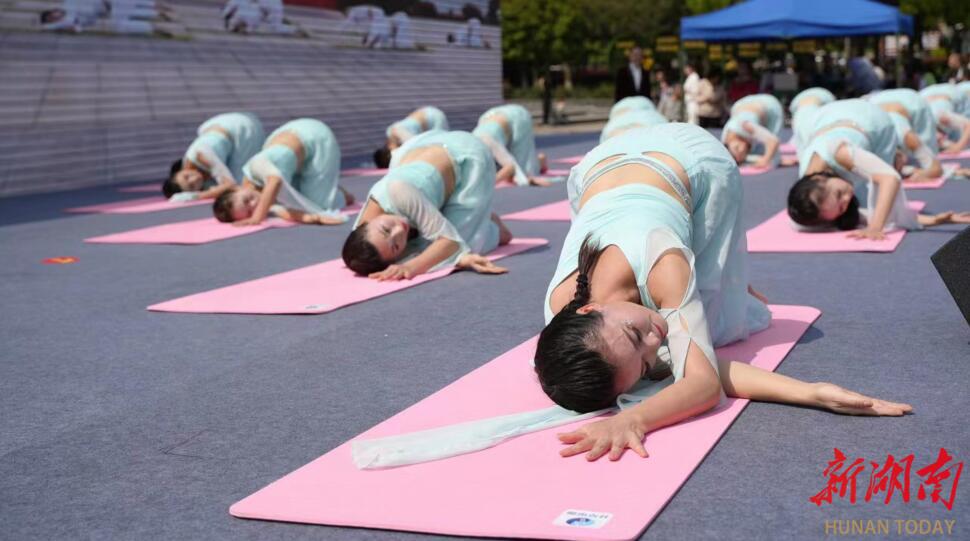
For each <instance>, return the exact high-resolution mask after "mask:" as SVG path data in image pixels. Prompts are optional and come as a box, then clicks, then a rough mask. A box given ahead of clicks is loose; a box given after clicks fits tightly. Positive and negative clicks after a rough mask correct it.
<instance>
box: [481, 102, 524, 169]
mask: <svg viewBox="0 0 970 541" xmlns="http://www.w3.org/2000/svg"><path fill="white" fill-rule="evenodd" d="M499 115H500V116H503V117H505V120H506V122H508V126H509V130H510V131H511V132H512V140H511V141H509V140H508V138H507V137H506V135H507V134H506V132H505V130H504V129H503V128H502V125H501V124H500V123H498V122H496V121H495V120H494V117H495V116H499ZM472 133H473V134H475V135H478V136H481V135H484V136H487V137H489V138H491V139H492V140H493V141H495V142H497V143H499V144H500V145H502V146H503V147H505V148H506V149H507V150H508V151H509V153H510V154H512V157H513V158H515V162H516V163H517V164H519V167H521V168H522V170H523V171H524V172H525V174H526V175H528V176H535V175H538V174H539V157H538V154H537V153H536V139H535V136H534V135H533V133H532V115H531V114H530V113H529V111H528V109H526V108H525V107H522V106H521V105H515V104H508V105H500V106H498V107H492V108H491V109H489V110H488V111H485V113H484V114H482V116H480V117H479V118H478V125H477V126H476V127H475V130H474V131H473V132H472Z"/></svg>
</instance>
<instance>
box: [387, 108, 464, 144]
mask: <svg viewBox="0 0 970 541" xmlns="http://www.w3.org/2000/svg"><path fill="white" fill-rule="evenodd" d="M418 111H420V112H421V113H422V114H423V115H424V125H422V124H421V122H420V121H418V119H416V118H414V117H413V116H411V115H408V116H407V117H405V118H403V119H401V120H398V121H397V122H395V123H393V124H391V125H390V126H388V127H387V130H385V133H386V134H387V136H388V137H391V136H392V135H393V134H395V133H398V134H403V135H404V137H403V138H402V139H403V140H402V141H401V142H402V143H403V142H405V141H407V140H408V139H410V138H411V137H414V136H415V135H418V134H420V133H424V132H426V131H431V130H445V131H447V130H448V129H449V128H448V117H446V116H445V113H444V111H442V110H441V109H438V108H437V107H432V106H430V105H429V106H426V107H421V108H420V109H418Z"/></svg>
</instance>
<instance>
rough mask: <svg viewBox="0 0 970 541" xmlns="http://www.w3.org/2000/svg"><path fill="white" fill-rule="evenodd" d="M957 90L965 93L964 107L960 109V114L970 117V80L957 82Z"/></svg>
mask: <svg viewBox="0 0 970 541" xmlns="http://www.w3.org/2000/svg"><path fill="white" fill-rule="evenodd" d="M957 90H959V91H960V93H961V94H962V95H963V108H962V109H961V110H960V114H962V115H963V116H965V117H970V81H963V82H962V83H957Z"/></svg>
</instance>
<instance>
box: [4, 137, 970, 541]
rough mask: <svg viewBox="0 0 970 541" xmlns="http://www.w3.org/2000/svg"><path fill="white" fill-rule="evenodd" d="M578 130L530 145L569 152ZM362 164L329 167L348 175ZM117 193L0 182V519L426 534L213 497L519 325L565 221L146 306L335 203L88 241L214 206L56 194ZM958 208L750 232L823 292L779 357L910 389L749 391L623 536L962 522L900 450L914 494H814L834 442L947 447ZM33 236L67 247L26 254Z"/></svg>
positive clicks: (74, 525) (223, 280) (530, 202)
mask: <svg viewBox="0 0 970 541" xmlns="http://www.w3.org/2000/svg"><path fill="white" fill-rule="evenodd" d="M594 139H595V137H594V136H592V135H582V136H578V135H563V136H549V137H544V138H541V139H540V141H539V144H540V146H541V147H542V148H544V149H546V150H547V151H548V152H550V153H551V154H552V155H553V156H554V157H563V156H570V155H575V154H579V153H581V152H583V151H586V150H588V149H589V148H591V147H592V146H593V141H594ZM793 174H794V173H793V171H792V170H791V169H783V170H780V171H776V172H773V173H771V174H768V175H764V176H762V177H755V178H748V179H745V181H744V182H745V188H746V202H745V214H746V218H745V225H746V226H747V227H751V226H753V225H755V224H757V223H759V222H761V221H762V220H764V219H766V218H767V217H769V216H770V215H771V214H773V213H774V212H776V211H777V210H778V209H779V208H781V206H782V205H781V203H782V201H783V197H784V193H785V192H786V190H787V187H788V185H789V184H790V182H791V181H792V180H793V178H792V177H793ZM370 180H373V179H369V180H357V181H353V182H351V183H350V184H349V187H350V189H351V190H352V191H353V192H354V193H355V194H357V195H358V196H363V195H364V194H365V193H366V190H367V188H368V186H369V184H370ZM137 196H138V195H137V194H130V195H124V194H118V193H116V192H114V191H113V190H112V189H110V188H108V187H100V188H97V189H88V190H80V191H73V192H62V193H55V194H47V195H40V196H30V197H19V198H9V199H0V261H2V262H3V267H2V270H0V278H2V279H0V298H2V299H3V304H2V307H0V314H2V317H0V412H2V415H0V525H2V529H0V538H5V539H17V540H20V539H45V540H46V539H78V538H98V539H145V538H152V539H157V538H163V539H267V538H273V539H341V540H343V539H382V540H383V539H400V538H409V539H418V538H429V536H422V535H416V534H402V533H397V532H384V531H369V530H359V529H339V528H328V527H317V526H300V525H292V524H276V523H264V522H256V521H246V520H239V519H235V518H232V517H230V516H229V514H228V512H227V510H228V508H229V506H230V505H231V504H232V503H233V502H235V501H237V500H239V499H240V498H242V497H244V496H246V495H248V494H250V493H252V492H253V491H255V490H257V489H259V488H261V487H263V486H264V485H266V484H267V483H269V482H271V481H273V480H275V479H277V478H279V477H281V476H283V475H284V474H286V473H288V472H290V471H292V470H293V469H295V468H297V467H299V466H302V465H303V464H305V463H307V462H309V461H310V460H312V459H313V458H315V457H317V456H319V455H321V454H323V453H325V452H326V451H328V450H330V449H332V448H334V447H335V446H337V445H338V444H340V443H341V442H343V441H346V440H347V439H349V438H351V437H353V436H355V435H356V434H358V433H360V432H362V431H364V430H365V429H367V428H369V427H371V426H373V425H374V424H376V423H378V422H380V421H382V420H384V419H385V418H387V417H388V416H390V415H392V414H394V413H396V412H398V411H400V410H402V409H404V408H406V407H408V406H410V405H411V404H413V403H415V402H417V401H418V400H420V399H422V398H423V397H425V396H427V395H429V394H431V393H432V392H434V391H436V390H438V389H440V388H441V387H443V386H445V385H447V384H448V383H450V382H451V381H454V380H455V379H457V378H458V377H460V376H462V375H464V374H466V373H467V372H469V371H470V370H472V369H473V368H475V367H477V366H480V365H482V364H483V363H485V362H488V361H489V360H490V359H492V358H494V357H496V356H497V355H499V354H501V353H502V352H504V351H506V350H507V349H509V348H511V347H512V346H514V345H516V344H519V343H520V342H522V341H523V340H525V339H527V338H528V337H530V336H532V335H534V334H535V333H536V332H538V331H539V330H540V328H541V325H542V315H541V309H540V303H541V298H542V295H543V292H544V291H545V288H546V284H547V282H548V280H549V278H550V276H551V273H552V270H553V267H554V265H555V261H556V259H557V257H558V253H559V249H560V247H561V244H562V240H563V238H564V236H565V234H566V229H567V227H566V225H565V224H562V223H515V224H513V226H512V227H513V231H514V232H515V233H516V234H518V235H522V236H543V237H547V238H549V239H550V241H551V246H550V247H549V249H547V250H539V251H534V252H530V253H527V254H523V255H520V256H516V257H513V258H510V259H508V260H506V263H505V264H507V265H508V267H509V268H510V269H511V272H510V273H509V274H508V275H505V276H501V277H483V276H477V275H473V274H468V273H460V274H458V275H455V276H452V277H449V278H447V279H443V280H438V281H435V282H431V283H428V284H424V285H421V286H418V287H415V288H411V289H408V290H406V291H402V292H400V293H397V294H394V295H391V296H388V297H383V298H380V299H378V300H374V301H371V302H366V303H362V304H358V305H354V306H350V307H347V308H344V309H341V310H339V311H337V312H334V313H331V314H326V315H320V316H292V317H290V316H278V317H255V316H226V315H185V314H162V313H149V312H147V311H145V310H144V307H145V306H147V305H149V304H151V303H154V302H158V301H162V300H167V299H172V298H175V297H179V296H182V295H186V294H190V293H194V292H198V291H203V290H207V289H211V288H215V287H218V286H223V285H228V284H232V283H237V282H240V281H243V280H248V279H252V278H256V277H260V276H265V275H268V274H271V273H275V272H280V271H284V270H288V269H293V268H297V267H301V266H305V265H309V264H312V263H315V262H318V261H321V260H324V259H330V258H333V257H335V255H336V254H337V253H338V249H339V246H340V244H341V243H342V241H343V238H344V236H345V235H346V233H347V226H344V227H335V228H315V227H299V228H292V229H287V230H272V231H267V232H264V233H260V234H256V235H251V236H247V237H242V238H238V239H234V240H229V241H224V242H218V243H214V244H210V245H204V246H197V247H178V246H124V245H120V246H110V245H85V244H83V243H82V242H81V239H83V238H85V237H88V236H93V235H101V234H107V233H113V232H118V231H124V230H128V229H132V228H135V227H140V226H148V225H153V224H161V223H166V222H170V221H175V220H181V219H189V218H194V217H203V216H205V215H206V214H207V212H208V211H207V209H206V208H205V207H196V208H188V209H180V210H176V211H170V212H161V213H155V214H145V215H128V216H123V215H114V216H110V215H88V216H75V215H65V214H62V213H61V212H60V209H62V208H64V207H68V206H73V205H78V204H85V203H92V202H106V201H110V200H116V199H122V198H124V197H137ZM564 197H565V193H564V190H563V188H562V187H561V186H560V187H557V188H550V189H538V188H514V189H508V190H501V191H499V192H498V193H497V202H496V207H497V210H498V211H500V212H509V211H514V210H520V209H524V208H528V207H532V206H534V205H537V204H540V203H546V202H550V201H554V200H558V199H562V198H564ZM912 197H913V198H914V199H923V200H926V201H928V203H929V209H930V210H943V209H946V208H950V207H953V206H961V207H963V208H964V209H966V208H970V182H967V181H951V182H949V183H948V184H947V185H946V186H945V187H944V188H943V189H941V190H935V191H925V192H920V193H914V194H913V195H912ZM956 230H957V229H956V228H953V227H949V228H944V229H940V230H933V231H927V232H917V233H911V234H909V235H907V237H906V239H905V240H904V241H903V243H902V245H901V246H900V247H899V249H898V250H897V251H896V252H895V253H892V254H841V255H839V254H817V255H808V254H754V255H753V256H752V258H751V260H752V269H753V277H754V281H755V283H756V284H757V285H758V286H759V287H760V289H762V290H763V291H765V292H766V293H767V295H768V296H769V297H770V298H771V299H772V301H773V302H776V303H787V304H810V305H813V306H816V307H818V308H820V309H822V311H823V315H822V317H821V318H820V319H819V321H818V322H817V323H816V325H815V326H814V327H813V328H812V329H811V330H810V331H809V332H808V333H807V334H806V336H805V338H804V339H803V341H802V342H801V343H800V344H799V345H798V346H797V347H796V348H795V349H794V351H793V352H792V353H791V354H790V355H789V356H788V358H787V359H786V360H785V362H784V363H783V364H782V365H781V367H780V368H779V371H780V372H782V373H784V374H789V375H792V376H796V377H800V378H805V379H809V380H831V381H836V382H839V383H842V384H844V385H847V386H849V387H852V388H856V389H859V390H862V391H866V392H869V393H873V394H877V395H881V396H885V397H887V398H892V399H895V400H900V401H906V402H910V403H912V404H913V405H914V406H915V408H916V413H915V414H914V415H911V416H908V417H906V418H902V419H863V418H852V417H839V416H835V415H830V414H827V413H823V412H819V411H815V410H811V409H804V408H795V407H786V406H778V405H769V404H753V405H751V406H749V407H748V408H747V410H746V411H745V412H744V413H743V414H742V415H741V416H740V417H739V418H738V420H737V421H736V422H735V423H734V425H733V427H732V428H731V429H730V430H729V431H728V433H727V434H726V435H725V436H724V438H723V439H722V440H721V441H720V443H718V445H717V446H716V447H715V448H714V449H713V450H712V451H711V453H710V455H709V456H708V457H707V459H706V460H705V461H704V462H703V464H701V466H700V467H699V468H698V469H697V471H696V472H695V473H694V474H693V475H692V476H691V478H690V479H689V480H688V481H687V483H686V484H685V485H684V487H683V488H682V489H681V490H680V491H679V492H678V494H677V495H676V496H675V497H674V498H673V499H672V500H671V501H670V503H669V504H668V505H667V507H666V508H665V510H664V511H663V512H662V513H661V515H660V516H659V517H658V518H657V520H656V521H654V523H653V524H652V525H651V526H650V528H649V529H647V530H646V532H645V533H644V536H643V537H644V538H645V539H678V540H679V539H717V540H720V541H723V540H733V539H754V538H757V539H805V538H821V537H824V536H825V531H824V528H825V524H824V523H825V521H826V520H834V519H917V520H918V519H929V520H935V519H949V520H956V526H955V530H954V533H953V535H952V538H953V539H966V538H968V537H970V511H968V510H970V501H967V500H968V497H970V496H968V495H967V494H966V493H965V492H966V491H965V489H961V490H960V491H959V492H958V494H957V498H956V502H955V505H954V507H953V510H952V511H947V510H945V509H944V508H943V507H942V505H940V504H931V503H928V502H923V501H919V500H918V499H917V498H916V495H915V492H916V484H917V483H918V482H919V478H918V477H917V476H916V475H915V472H914V473H913V477H912V479H913V486H912V487H911V492H912V498H911V501H910V502H909V503H902V502H901V501H900V500H899V499H898V497H897V498H896V499H895V500H894V502H893V503H892V504H890V505H883V504H882V503H877V502H870V503H864V502H861V501H860V502H859V503H856V504H855V505H850V504H849V503H847V502H839V503H838V504H836V505H833V506H827V507H824V508H821V509H819V508H816V507H815V505H813V504H812V503H810V502H809V497H811V496H812V495H814V494H816V493H817V492H818V491H819V490H820V489H821V488H822V487H823V486H824V479H823V477H822V470H823V468H824V467H825V465H826V462H827V461H828V460H829V459H831V456H832V449H833V447H838V448H840V449H841V450H843V451H844V452H845V453H846V454H847V455H849V456H850V457H862V458H865V459H869V460H873V461H878V462H883V461H884V460H885V458H886V455H887V454H890V453H891V454H893V455H895V456H896V457H897V458H903V457H904V456H905V455H908V454H910V453H913V454H915V457H916V458H915V462H914V465H920V466H921V465H924V464H926V463H928V462H930V461H931V460H932V459H934V458H935V457H936V453H937V452H938V450H939V449H940V448H941V447H945V448H946V449H947V450H948V451H949V452H950V453H952V454H954V455H955V456H956V457H957V460H966V459H967V457H968V452H970V435H968V433H967V414H966V412H967V411H968V409H970V401H968V397H967V381H970V364H968V362H967V361H968V360H970V344H968V340H970V334H968V329H967V325H966V323H965V322H964V321H963V319H962V318H961V316H960V314H959V312H958V310H957V308H956V306H955V304H954V303H953V301H952V300H951V299H950V297H949V296H948V294H947V293H946V291H945V289H944V287H943V285H942V283H941V282H940V280H939V277H938V276H937V275H936V272H935V271H934V269H933V268H932V266H931V264H930V262H929V259H928V258H929V255H930V254H931V253H932V252H933V251H934V250H936V249H937V248H938V247H939V246H940V245H942V244H943V243H944V242H945V241H946V240H947V239H949V238H950V237H951V236H952V235H953V234H954V232H955V231H956ZM53 256H76V257H79V258H80V259H79V262H78V263H76V264H72V265H60V266H59V265H42V264H41V263H40V262H41V260H42V259H44V258H47V257H53ZM648 446H649V440H648ZM915 469H916V468H915V467H914V470H915ZM866 479H867V477H866V478H863V479H862V480H860V484H861V486H860V488H859V490H860V495H859V498H860V500H861V498H862V494H863V493H864V489H865V483H866ZM965 484H966V483H965V482H964V483H963V485H965ZM511 488H512V487H510V489H511ZM644 490H649V487H644Z"/></svg>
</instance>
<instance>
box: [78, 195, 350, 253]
mask: <svg viewBox="0 0 970 541" xmlns="http://www.w3.org/2000/svg"><path fill="white" fill-rule="evenodd" d="M359 211H360V204H359V203H354V204H353V205H351V206H349V207H347V208H345V209H344V210H343V211H342V213H343V214H345V215H347V216H351V215H354V214H357V212H359ZM294 225H297V224H296V223H294V222H289V221H286V220H280V219H278V218H270V219H269V220H266V221H265V222H263V223H261V224H259V225H248V226H235V225H232V224H227V223H222V222H220V221H218V220H216V219H215V218H202V219H200V220H188V221H184V222H175V223H172V224H162V225H156V226H152V227H144V228H141V229H134V230H131V231H124V232H122V233H114V234H111V235H103V236H100V237H91V238H89V239H84V242H89V243H93V244H206V243H208V242H215V241H217V240H225V239H231V238H235V237H241V236H243V235H249V234H252V233H258V232H259V231H264V230H266V229H271V228H281V227H292V226H294Z"/></svg>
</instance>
